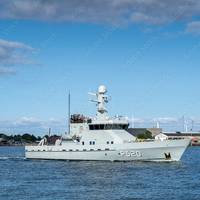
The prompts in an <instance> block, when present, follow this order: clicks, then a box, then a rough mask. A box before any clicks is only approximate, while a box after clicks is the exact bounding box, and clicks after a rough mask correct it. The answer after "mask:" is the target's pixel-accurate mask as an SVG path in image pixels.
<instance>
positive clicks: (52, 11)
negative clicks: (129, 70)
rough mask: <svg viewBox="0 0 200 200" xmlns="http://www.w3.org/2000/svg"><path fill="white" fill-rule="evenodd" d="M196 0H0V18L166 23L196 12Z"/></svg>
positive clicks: (196, 13) (197, 9) (198, 9)
mask: <svg viewBox="0 0 200 200" xmlns="http://www.w3.org/2000/svg"><path fill="white" fill-rule="evenodd" d="M199 11H200V2H199V1H197V0H176V1H174V0H167V1H166V0H101V1H100V0H92V1H91V0H73V1H72V0H59V1H55V0H26V1H24V0H10V1H7V0H1V2H0V19H33V20H43V21H44V20H47V21H49V20H50V21H70V22H93V23H111V24H116V23H124V22H125V23H134V22H144V23H153V24H155V23H165V22H172V21H174V20H182V19H187V18H190V17H194V16H197V15H199Z"/></svg>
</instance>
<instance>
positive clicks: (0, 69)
mask: <svg viewBox="0 0 200 200" xmlns="http://www.w3.org/2000/svg"><path fill="white" fill-rule="evenodd" d="M9 74H15V70H14V69H12V68H9V67H0V76H1V75H9Z"/></svg>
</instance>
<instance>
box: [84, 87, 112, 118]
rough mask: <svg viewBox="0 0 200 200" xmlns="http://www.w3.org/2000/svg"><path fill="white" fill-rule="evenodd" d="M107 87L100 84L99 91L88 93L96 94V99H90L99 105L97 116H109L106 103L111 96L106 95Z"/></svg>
mask: <svg viewBox="0 0 200 200" xmlns="http://www.w3.org/2000/svg"><path fill="white" fill-rule="evenodd" d="M106 93H107V89H106V87H105V86H104V85H101V86H99V88H98V91H97V92H96V93H88V94H89V95H92V96H95V97H96V99H92V100H90V101H91V102H95V103H96V105H97V117H99V118H105V117H106V116H107V112H108V111H107V109H106V103H108V102H109V100H110V98H109V96H108V95H106Z"/></svg>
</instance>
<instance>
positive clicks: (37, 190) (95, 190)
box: [0, 147, 200, 200]
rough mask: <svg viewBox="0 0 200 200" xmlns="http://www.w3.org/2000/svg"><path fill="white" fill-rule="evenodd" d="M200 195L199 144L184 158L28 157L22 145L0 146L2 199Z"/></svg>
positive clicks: (124, 199) (126, 199)
mask: <svg viewBox="0 0 200 200" xmlns="http://www.w3.org/2000/svg"><path fill="white" fill-rule="evenodd" d="M4 199H6V200H11V199H18V200H24V199H26V200H27V199H31V200H34V199H37V200H38V199H42V200H51V199H54V200H62V199H69V200H72V199H102V200H104V199H106V200H107V199H111V200H112V199H122V200H136V199H138V200H140V199H141V200H142V199H170V200H172V199H181V200H183V199H187V200H189V199H198V200H199V199H200V148H199V147H190V148H188V150H187V151H186V153H185V155H184V157H183V159H182V161H181V162H178V163H151V162H85V161H82V162H69V161H36V160H34V161H31V160H24V149H23V148H22V147H0V200H4Z"/></svg>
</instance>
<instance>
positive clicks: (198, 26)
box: [185, 21, 200, 34]
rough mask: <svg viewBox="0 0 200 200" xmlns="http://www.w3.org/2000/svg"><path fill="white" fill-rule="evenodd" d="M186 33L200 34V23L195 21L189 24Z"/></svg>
mask: <svg viewBox="0 0 200 200" xmlns="http://www.w3.org/2000/svg"><path fill="white" fill-rule="evenodd" d="M185 31H186V33H193V34H200V21H193V22H190V23H188V24H187V26H186V30H185Z"/></svg>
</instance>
